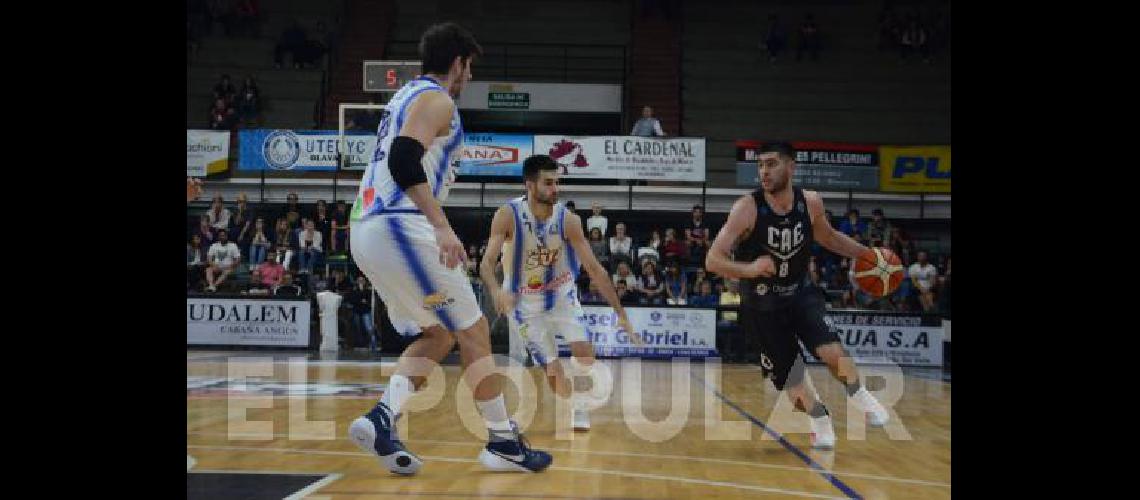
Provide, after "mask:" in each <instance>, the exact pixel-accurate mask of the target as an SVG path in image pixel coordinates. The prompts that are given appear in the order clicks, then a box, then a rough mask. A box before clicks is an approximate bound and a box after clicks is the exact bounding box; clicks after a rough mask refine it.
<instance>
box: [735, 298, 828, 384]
mask: <svg viewBox="0 0 1140 500" xmlns="http://www.w3.org/2000/svg"><path fill="white" fill-rule="evenodd" d="M825 311H826V308H825V305H824V301H823V296H822V295H821V294H820V293H819V291H818V290H814V289H807V290H802V291H801V292H800V293H797V294H796V295H795V296H794V297H792V298H791V299H790V300H789V301H788V302H787V304H786V305H781V306H777V307H774V308H764V309H761V308H756V307H746V306H742V307H741V308H740V320H741V321H740V323H741V326H742V329H743V333H744V335H754V336H755V337H756V338H757V339H758V340H759V342H758V343H759V345H760V351H761V354H760V366H761V368H762V372H763V374H764V376H765V377H768V378H771V379H772V382H773V383H774V384H775V385H776V388H777V389H780V390H782V389H783V388H784V385H785V384H787V383H788V382H791V384H792V385H793V386H795V385H798V384H799V383H800V382H801V381H802V380H803V370H804V363H805V362H804V360H803V352H802V351H801V349H800V342H803V345H804V347H806V348H807V349H809V350H810V351H812V352H813V353H814V352H815V350H816V348H818V347H819V346H822V345H825V344H830V343H833V342H839V334H838V332H837V331H836V330H835V329H834V328H832V327H831V325H829V324H828V323H827V322H826V321H825V320H824V312H825Z"/></svg>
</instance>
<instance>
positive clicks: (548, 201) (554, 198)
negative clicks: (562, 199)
mask: <svg viewBox="0 0 1140 500" xmlns="http://www.w3.org/2000/svg"><path fill="white" fill-rule="evenodd" d="M534 202H535V203H541V204H543V205H546V206H550V207H552V206H554V204H555V203H558V195H557V194H554V195H551V196H550V197H549V198H543V197H542V194H541V193H540V192H538V191H536V192H535V193H534Z"/></svg>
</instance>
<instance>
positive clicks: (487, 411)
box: [475, 393, 511, 431]
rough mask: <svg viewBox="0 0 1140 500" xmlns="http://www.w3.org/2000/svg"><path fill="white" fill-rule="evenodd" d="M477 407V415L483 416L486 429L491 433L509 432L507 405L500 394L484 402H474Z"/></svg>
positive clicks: (509, 423)
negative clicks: (491, 431)
mask: <svg viewBox="0 0 1140 500" xmlns="http://www.w3.org/2000/svg"><path fill="white" fill-rule="evenodd" d="M475 404H476V405H478V406H479V413H482V414H483V420H485V421H487V428H488V429H491V430H493V431H510V430H511V421H510V416H508V415H507V404H506V402H504V401H503V395H502V393H500V394H499V395H498V396H495V397H493V398H491V399H488V400H486V401H478V400H476V401H475Z"/></svg>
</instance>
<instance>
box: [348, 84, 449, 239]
mask: <svg viewBox="0 0 1140 500" xmlns="http://www.w3.org/2000/svg"><path fill="white" fill-rule="evenodd" d="M424 92H442V93H443V94H444V95H446V96H448V99H451V96H450V95H449V94H448V93H447V89H445V88H443V87H442V86H441V85H440V84H439V83H437V82H436V81H435V80H433V79H431V78H429V77H426V76H421V77H419V78H416V79H415V80H412V81H410V82H408V83H406V84H404V86H403V87H402V88H400V90H398V91H397V92H396V94H395V95H393V96H392V99H391V100H390V101H388V104H387V109H385V110H384V111H383V112H382V113H381V119H380V125H379V126H378V127H377V130H376V149H374V150H373V151H372V160H371V161H369V162H368V168H367V169H365V171H364V176H363V177H362V178H361V179H360V190H359V191H358V192H357V195H356V202H355V203H354V204H353V206H352V214H351V215H350V217H349V218H350V220H353V221H359V220H361V219H365V218H367V217H369V216H372V215H377V214H381V213H385V212H393V211H394V212H395V213H408V212H417V209H416V204H415V203H414V202H412V200H411V199H410V198H408V197H407V196H405V195H404V191H403V190H402V189H400V186H399V185H397V184H396V180H395V179H393V178H392V173H391V171H389V170H388V157H389V153H390V151H391V148H392V141H393V140H394V139H395V138H396V136H397V135H399V133H400V129H401V128H402V127H403V126H404V122H405V121H406V120H407V119H408V108H410V107H411V104H412V101H413V100H415V98H416V97H418V96H419V95H420V94H422V93H424ZM453 102H454V101H453ZM462 145H463V124H462V123H461V122H460V120H459V106H455V111H454V112H453V114H452V116H451V123H450V124H449V127H448V132H447V135H445V136H440V137H436V138H435V139H434V140H432V143H431V144H430V145H427V148H426V150H425V152H424V156H423V160H421V163H422V164H423V168H424V174H425V175H426V176H427V181H428V186H429V187H430V188H431V192H432V195H433V196H435V199H436V200H439V202H440V203H441V204H442V203H443V201H444V200H446V199H447V194H448V192H449V191H450V189H451V184H452V183H454V182H455V176H456V175H457V173H458V170H459V155H458V154H456V153H458V151H459V148H460V147H461V146H462Z"/></svg>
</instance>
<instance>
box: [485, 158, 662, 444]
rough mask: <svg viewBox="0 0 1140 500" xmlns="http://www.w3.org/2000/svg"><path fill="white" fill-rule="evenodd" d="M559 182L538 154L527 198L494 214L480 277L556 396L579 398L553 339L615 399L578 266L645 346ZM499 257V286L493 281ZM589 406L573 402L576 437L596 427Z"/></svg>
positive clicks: (526, 167) (526, 165)
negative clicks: (589, 330)
mask: <svg viewBox="0 0 1140 500" xmlns="http://www.w3.org/2000/svg"><path fill="white" fill-rule="evenodd" d="M558 176H559V171H558V164H557V163H555V162H554V160H553V159H551V158H550V157H549V156H547V155H534V156H531V157H529V158H527V159H526V161H525V162H523V184H524V185H525V186H526V196H520V197H518V198H515V199H513V200H511V201H510V202H508V203H507V204H506V205H504V206H502V207H499V210H498V211H496V212H495V217H494V219H493V220H492V221H491V237H490V239H489V240H488V241H487V250H486V252H485V253H484V254H483V261H482V262H481V263H480V265H479V275H480V276H481V277H482V278H483V282H484V283H485V284H486V285H487V289H488V290H493V291H494V292H493V297H494V299H495V309H496V310H498V312H499V313H500V314H505V315H506V316H507V317H508V318H509V320H508V321H509V323H510V330H511V335H515V336H517V338H519V339H521V340H522V342H523V343H524V345H525V346H526V348H527V350H528V351H529V352H530V354H531V356H532V357H534V360H535V361H536V362H537V363H538V364H539V365H541V366H543V367H544V368H545V369H546V376H547V381H548V382H549V383H550V388H551V389H552V390H554V392H555V394H557V395H558V397H561V398H571V397H572V395H574V394H573V380H572V379H568V378H567V377H566V375H565V371H564V370H563V367H562V364H561V363H559V362H558V346H557V345H556V342H555V336H556V335H559V336H562V337H563V338H565V339H566V341H567V342H569V344H570V352H571V355H572V357H571V360H570V365H571V367H573V370H572V372H573V373H574V374H575V375H577V374H582V375H586V376H589V377H590V379H591V381H592V383H593V384H594V385H593V389H595V390H594V391H593V392H594V394H595V396H596V397H599V398H602V397H605V396H603V395H608V394H609V391H610V389H612V386H613V380H612V377H611V376H610V374H609V371H608V370H606V369H605V367H601V368H599V367H598V365H596V364H595V363H594V344H593V343H591V342H590V339H589V337H588V336H587V334H586V326H585V323H584V321H585V313H584V312H583V311H582V305H581V303H579V301H578V288H577V285H576V284H575V281H576V280H577V277H578V269H579V267H580V266H579V263H581V267H584V268H585V269H586V272H587V273H588V274H589V275H590V280H591V281H592V282H594V283H597V284H598V289H599V290H600V291H601V293H602V296H603V297H605V298H606V301H607V302H609V304H610V306H611V307H613V309H614V312H615V313H616V315H617V320H618V325H620V326H621V328H623V329H624V330H625V331H626V332H627V333H629V334H630V335H631V336H632V338H633V340H634V342H635V343H640V338H639V337H638V336H637V334H636V332H634V330H633V327H632V326H630V323H629V317H628V316H626V313H625V309H624V308H623V307H622V305H621V302H620V301H619V300H618V296H617V292H616V291H614V286H613V283H611V282H610V276H609V274H608V273H606V270H605V268H603V267H602V265H601V264H600V263H598V259H597V258H595V257H594V253H593V252H592V251H591V250H590V243H589V242H588V241H586V235H585V233H584V232H583V231H582V219H581V218H580V217H578V216H577V215H575V214H574V212H571V211H570V210H569V209H567V208H566V205H564V204H562V203H558ZM500 251H502V253H503V283H502V284H501V285H500V284H499V281H498V279H497V278H496V277H495V264H496V263H497V262H498V261H499V252H500ZM579 259H580V260H579ZM575 396H579V395H575ZM585 403H586V401H585V397H575V400H574V401H572V408H573V413H572V421H571V425H572V426H573V428H574V430H580V431H584V430H589V428H590V420H589V413H588V411H587V409H586V408H585Z"/></svg>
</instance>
